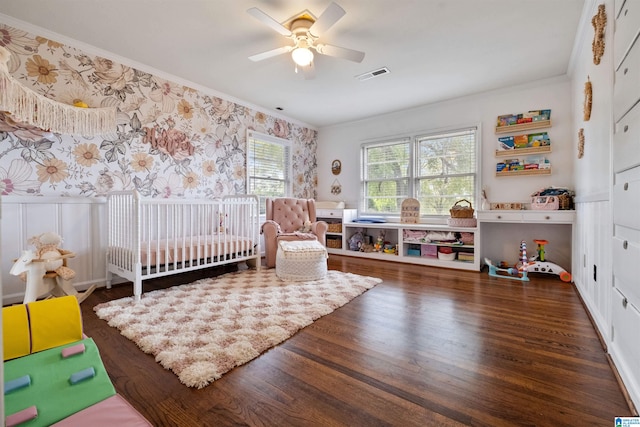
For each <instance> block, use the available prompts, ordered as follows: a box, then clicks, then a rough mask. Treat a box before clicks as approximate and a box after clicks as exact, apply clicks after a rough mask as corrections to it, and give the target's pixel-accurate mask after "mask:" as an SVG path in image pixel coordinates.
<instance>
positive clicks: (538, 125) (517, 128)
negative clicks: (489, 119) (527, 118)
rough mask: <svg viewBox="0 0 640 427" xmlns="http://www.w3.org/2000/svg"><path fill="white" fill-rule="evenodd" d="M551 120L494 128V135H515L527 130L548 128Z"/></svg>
mask: <svg viewBox="0 0 640 427" xmlns="http://www.w3.org/2000/svg"><path fill="white" fill-rule="evenodd" d="M550 127H551V120H540V121H537V122H529V123H520V124H519V125H510V126H496V133H517V132H524V131H527V130H534V129H543V128H550Z"/></svg>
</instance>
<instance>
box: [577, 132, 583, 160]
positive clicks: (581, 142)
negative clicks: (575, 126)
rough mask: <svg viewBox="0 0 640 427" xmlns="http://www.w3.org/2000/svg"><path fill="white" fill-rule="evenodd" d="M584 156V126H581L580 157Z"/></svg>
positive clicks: (579, 138)
mask: <svg viewBox="0 0 640 427" xmlns="http://www.w3.org/2000/svg"><path fill="white" fill-rule="evenodd" d="M583 156H584V128H580V130H579V131H578V158H579V159H581V158H582V157H583Z"/></svg>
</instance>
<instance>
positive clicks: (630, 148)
mask: <svg viewBox="0 0 640 427" xmlns="http://www.w3.org/2000/svg"><path fill="white" fill-rule="evenodd" d="M638 165H640V105H636V106H635V107H634V108H633V109H632V110H631V111H629V113H628V114H626V115H625V116H624V117H623V118H622V120H620V121H619V122H618V123H616V133H615V135H614V137H613V170H614V171H615V172H620V171H623V170H625V169H629V168H631V167H634V166H638Z"/></svg>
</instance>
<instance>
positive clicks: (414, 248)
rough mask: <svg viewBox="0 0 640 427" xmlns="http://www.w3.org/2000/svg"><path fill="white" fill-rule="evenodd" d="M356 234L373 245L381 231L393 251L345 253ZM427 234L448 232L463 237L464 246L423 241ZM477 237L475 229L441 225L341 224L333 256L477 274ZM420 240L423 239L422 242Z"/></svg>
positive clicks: (458, 243) (478, 263)
mask: <svg viewBox="0 0 640 427" xmlns="http://www.w3.org/2000/svg"><path fill="white" fill-rule="evenodd" d="M358 231H362V232H363V234H364V235H365V236H370V237H371V239H372V240H373V241H374V242H375V240H376V238H377V236H378V235H379V234H380V233H381V232H383V233H384V236H385V237H384V240H385V242H387V243H388V245H389V246H391V247H393V248H394V249H395V250H394V251H393V253H385V252H361V251H355V250H349V239H350V237H351V236H352V235H354V234H355V233H356V232H358ZM429 233H438V234H441V233H451V234H454V235H456V236H464V239H461V241H464V242H467V243H460V242H456V243H454V242H444V241H434V242H431V241H428V240H426V237H427V236H428V235H429ZM479 236H480V233H479V232H478V228H477V227H450V226H448V225H444V224H442V225H441V224H404V223H389V222H385V223H360V222H345V223H344V232H343V237H344V242H343V248H344V249H343V250H341V251H339V252H337V253H339V254H340V255H347V256H355V257H362V258H371V259H380V260H385V261H394V262H404V263H410V264H420V265H429V266H434V267H445V268H453V269H458V270H472V271H479V270H480V254H479V251H478V248H479V247H480V246H479V245H480V242H479ZM423 237H424V240H422V239H423ZM441 251H442V252H443V253H442V254H441V255H440V256H439V255H438V253H439V252H441ZM396 252H397V253H396ZM444 252H448V253H444ZM460 254H463V255H460ZM446 258H452V259H446Z"/></svg>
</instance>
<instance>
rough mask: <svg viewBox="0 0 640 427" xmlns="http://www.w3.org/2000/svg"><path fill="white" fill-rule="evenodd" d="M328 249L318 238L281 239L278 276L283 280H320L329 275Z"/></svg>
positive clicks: (277, 257)
mask: <svg viewBox="0 0 640 427" xmlns="http://www.w3.org/2000/svg"><path fill="white" fill-rule="evenodd" d="M327 258H328V255H327V249H326V248H325V247H324V246H322V244H321V243H320V242H318V241H317V240H300V241H294V242H287V241H280V242H279V244H278V251H277V252H276V276H278V277H279V278H280V279H282V280H294V281H304V280H318V279H322V278H324V277H325V276H326V275H327Z"/></svg>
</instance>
